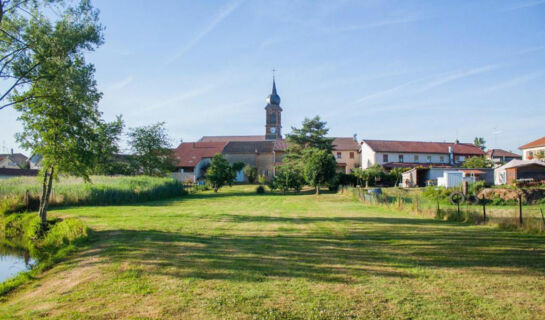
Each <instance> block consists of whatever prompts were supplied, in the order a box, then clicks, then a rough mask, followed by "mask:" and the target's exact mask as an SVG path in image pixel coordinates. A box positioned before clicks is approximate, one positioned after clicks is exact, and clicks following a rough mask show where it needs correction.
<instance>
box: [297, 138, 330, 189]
mask: <svg viewBox="0 0 545 320" xmlns="http://www.w3.org/2000/svg"><path fill="white" fill-rule="evenodd" d="M302 160H303V175H304V177H305V180H306V182H307V183H308V184H309V185H311V186H312V187H314V188H315V189H316V194H319V193H320V186H322V185H325V184H327V183H328V182H329V181H330V180H331V179H332V178H333V177H334V176H335V170H336V168H337V162H336V161H335V157H334V156H333V154H331V151H328V150H325V149H324V150H320V149H315V148H308V149H305V150H304V152H303V158H302Z"/></svg>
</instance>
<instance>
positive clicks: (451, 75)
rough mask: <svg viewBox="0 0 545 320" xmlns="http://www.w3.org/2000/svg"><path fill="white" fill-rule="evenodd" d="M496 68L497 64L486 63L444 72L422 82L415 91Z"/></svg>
mask: <svg viewBox="0 0 545 320" xmlns="http://www.w3.org/2000/svg"><path fill="white" fill-rule="evenodd" d="M497 68H498V66H495V65H487V66H483V67H477V68H472V69H467V70H460V71H455V72H450V73H447V74H444V75H442V76H440V77H437V78H436V79H434V80H432V81H430V82H428V83H426V84H424V85H423V86H422V87H421V88H420V90H418V91H417V92H424V91H428V90H430V89H433V88H436V87H439V86H442V85H444V84H446V83H449V82H452V81H455V80H460V79H463V78H467V77H471V76H474V75H478V74H482V73H486V72H490V71H492V70H495V69H497Z"/></svg>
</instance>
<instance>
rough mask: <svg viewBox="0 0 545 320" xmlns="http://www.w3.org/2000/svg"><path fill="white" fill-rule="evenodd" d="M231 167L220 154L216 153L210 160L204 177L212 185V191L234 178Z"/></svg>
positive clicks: (216, 190)
mask: <svg viewBox="0 0 545 320" xmlns="http://www.w3.org/2000/svg"><path fill="white" fill-rule="evenodd" d="M234 178H235V177H234V175H233V168H232V167H231V166H230V165H229V162H228V161H227V160H226V159H225V157H224V156H223V155H222V154H219V153H218V154H216V155H215V156H214V157H213V158H212V161H211V162H210V167H209V168H208V170H207V171H206V179H208V182H209V183H210V184H211V185H212V188H213V189H214V192H218V190H219V189H220V188H221V187H223V186H224V185H226V184H230V183H232V181H233V180H234Z"/></svg>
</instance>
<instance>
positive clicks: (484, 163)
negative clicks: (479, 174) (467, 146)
mask: <svg viewBox="0 0 545 320" xmlns="http://www.w3.org/2000/svg"><path fill="white" fill-rule="evenodd" d="M493 166H494V163H493V162H492V161H490V160H488V159H487V158H486V157H484V156H482V157H470V158H468V159H467V160H466V161H464V163H462V167H464V168H469V169H478V168H492V167H493Z"/></svg>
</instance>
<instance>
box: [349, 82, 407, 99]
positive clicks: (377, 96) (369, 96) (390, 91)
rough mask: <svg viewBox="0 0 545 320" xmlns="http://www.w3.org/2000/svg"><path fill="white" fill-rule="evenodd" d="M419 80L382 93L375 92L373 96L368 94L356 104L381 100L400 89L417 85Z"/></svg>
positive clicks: (381, 91)
mask: <svg viewBox="0 0 545 320" xmlns="http://www.w3.org/2000/svg"><path fill="white" fill-rule="evenodd" d="M416 82H417V80H412V81H408V82H405V83H402V84H400V85H397V86H395V87H392V88H388V89H384V90H380V91H377V92H374V93H371V94H368V95H366V96H363V97H361V98H359V99H358V100H356V101H354V103H362V102H367V101H369V100H372V99H375V98H379V97H382V96H385V95H388V94H390V93H394V92H395V91H398V90H400V89H403V88H405V87H408V86H410V85H412V84H414V83H416Z"/></svg>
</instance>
